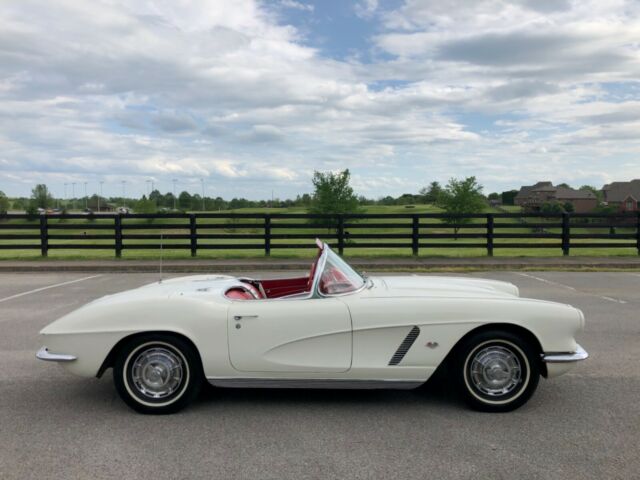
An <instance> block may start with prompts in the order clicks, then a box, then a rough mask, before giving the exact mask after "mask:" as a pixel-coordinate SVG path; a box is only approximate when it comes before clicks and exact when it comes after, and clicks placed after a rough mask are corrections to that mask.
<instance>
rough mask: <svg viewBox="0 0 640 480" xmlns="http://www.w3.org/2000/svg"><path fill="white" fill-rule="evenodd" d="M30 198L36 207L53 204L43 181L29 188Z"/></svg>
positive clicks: (46, 206)
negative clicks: (31, 188)
mask: <svg viewBox="0 0 640 480" xmlns="http://www.w3.org/2000/svg"><path fill="white" fill-rule="evenodd" d="M31 199H32V200H33V203H34V204H35V207H36V208H48V207H50V206H52V205H53V197H52V196H51V193H49V189H48V188H47V186H46V185H45V184H44V183H39V184H38V185H36V186H35V187H34V188H33V190H31Z"/></svg>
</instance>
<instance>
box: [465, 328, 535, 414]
mask: <svg viewBox="0 0 640 480" xmlns="http://www.w3.org/2000/svg"><path fill="white" fill-rule="evenodd" d="M453 373H454V375H455V378H456V383H457V386H458V390H459V391H460V393H461V395H462V397H463V399H464V400H465V401H466V402H467V403H468V404H469V405H470V406H471V407H472V408H474V409H476V410H481V411H486V412H508V411H511V410H515V409H516V408H518V407H520V406H522V405H524V404H525V403H526V402H527V400H529V398H531V395H533V392H535V390H536V388H537V386H538V380H539V378H540V355H539V353H538V352H536V350H535V348H534V347H533V345H530V344H529V343H528V342H527V341H525V340H524V339H523V338H521V337H520V336H518V335H515V334H513V333H511V332H501V331H493V330H492V331H484V332H480V333H477V334H475V335H472V336H471V337H469V338H467V339H465V340H464V341H463V343H462V344H461V345H460V346H459V347H458V349H457V351H456V356H455V358H454V372H453Z"/></svg>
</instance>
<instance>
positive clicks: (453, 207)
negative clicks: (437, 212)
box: [438, 177, 486, 240]
mask: <svg viewBox="0 0 640 480" xmlns="http://www.w3.org/2000/svg"><path fill="white" fill-rule="evenodd" d="M438 206H439V207H440V208H442V209H443V210H444V211H445V214H446V216H445V218H444V221H445V222H446V223H455V224H457V225H461V224H466V223H469V222H470V221H471V219H470V218H459V217H458V215H463V214H473V213H480V212H482V211H483V210H484V209H485V207H486V201H485V198H484V196H483V195H482V185H480V184H479V183H478V182H477V180H476V177H467V178H465V179H464V180H458V179H455V178H452V179H451V180H449V183H448V184H447V186H446V187H445V188H444V189H443V190H442V192H441V193H440V195H439V198H438ZM453 231H454V234H455V235H456V240H457V235H458V231H459V227H455V228H454V229H453Z"/></svg>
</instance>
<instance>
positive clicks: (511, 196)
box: [501, 190, 518, 205]
mask: <svg viewBox="0 0 640 480" xmlns="http://www.w3.org/2000/svg"><path fill="white" fill-rule="evenodd" d="M516 195H518V190H507V191H506V192H502V194H501V197H502V204H503V205H514V204H515V198H516Z"/></svg>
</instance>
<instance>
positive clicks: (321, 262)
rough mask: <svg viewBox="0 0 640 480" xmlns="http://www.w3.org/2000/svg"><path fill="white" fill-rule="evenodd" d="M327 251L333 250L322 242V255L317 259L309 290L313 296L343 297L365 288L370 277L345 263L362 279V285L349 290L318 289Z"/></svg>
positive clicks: (327, 254)
mask: <svg viewBox="0 0 640 480" xmlns="http://www.w3.org/2000/svg"><path fill="white" fill-rule="evenodd" d="M329 252H333V250H331V247H329V245H327V244H326V243H324V244H323V249H322V256H321V257H320V260H319V261H318V266H317V267H316V272H315V278H314V279H313V287H312V289H311V291H312V292H313V293H314V297H315V298H331V297H344V296H346V295H353V294H354V293H358V292H361V291H362V290H364V289H365V288H367V285H369V281H370V279H369V278H367V277H364V276H362V275H360V273H359V272H357V271H356V270H355V269H353V268H351V265H349V264H348V263H347V265H349V268H351V269H352V270H353V271H354V272H355V273H356V274H357V275H358V276H359V277H360V278H361V279H362V285H361V286H359V287H358V288H357V289H355V290H353V291H351V292H344V293H322V292H321V291H320V285H319V284H320V277H321V276H322V272H324V267H325V265H326V264H327V257H328V256H329ZM336 255H337V254H336ZM343 261H344V260H343ZM345 263H346V261H345Z"/></svg>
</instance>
